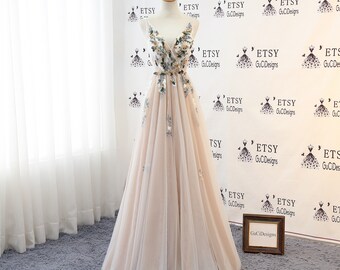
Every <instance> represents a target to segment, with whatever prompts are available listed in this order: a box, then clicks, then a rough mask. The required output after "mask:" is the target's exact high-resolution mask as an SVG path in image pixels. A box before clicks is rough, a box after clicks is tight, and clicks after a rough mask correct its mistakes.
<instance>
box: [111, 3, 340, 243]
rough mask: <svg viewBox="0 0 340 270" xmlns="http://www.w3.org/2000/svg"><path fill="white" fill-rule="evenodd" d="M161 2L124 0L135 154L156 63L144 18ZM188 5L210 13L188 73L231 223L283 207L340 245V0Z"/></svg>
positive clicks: (127, 111)
mask: <svg viewBox="0 0 340 270" xmlns="http://www.w3.org/2000/svg"><path fill="white" fill-rule="evenodd" d="M160 2H161V1H160V0H150V1H140V0H138V1H137V0H128V1H124V3H121V5H123V7H121V10H120V11H121V12H122V14H121V19H122V25H121V26H120V29H121V30H122V31H123V33H120V34H121V37H122V41H121V42H122V45H121V46H120V52H121V53H120V59H121V62H120V63H119V69H120V71H119V72H120V73H119V74H120V78H119V79H118V80H119V82H118V83H119V85H120V86H121V88H120V89H119V95H120V101H122V102H121V104H120V106H121V108H122V110H123V111H124V121H125V122H124V123H125V129H126V130H125V131H124V132H125V138H126V140H127V141H128V142H126V144H128V145H129V146H128V147H127V148H126V149H127V151H128V153H131V149H132V147H133V142H134V136H135V135H136V130H137V129H138V127H139V126H140V124H139V123H140V120H141V117H142V109H143V108H142V107H143V106H142V104H143V102H144V98H145V94H146V92H147V91H148V87H149V83H150V80H151V77H152V72H153V70H154V66H153V63H152V61H151V56H150V44H149V43H148V41H147V40H146V38H145V37H144V36H143V34H142V31H141V29H140V26H139V20H140V19H141V18H147V17H148V16H150V15H153V14H156V13H157V11H158V10H159V6H160ZM178 5H179V7H180V9H181V10H182V11H183V12H184V13H186V14H188V15H190V16H192V17H195V18H197V19H198V20H199V21H200V27H199V30H198V32H197V35H196V39H195V42H194V47H193V50H192V53H191V56H190V66H189V75H190V77H191V79H192V82H193V85H194V87H195V89H196V91H197V93H198V94H199V96H200V103H201V106H202V108H203V110H204V113H205V118H206V122H207V125H208V133H209V137H210V141H209V143H210V146H211V154H212V156H213V158H214V160H215V161H216V168H217V170H218V171H217V174H218V179H217V180H218V184H219V188H220V194H221V200H222V201H223V203H224V205H225V210H226V212H227V214H228V217H229V220H230V222H232V223H236V224H241V223H242V215H243V213H258V214H275V215H276V214H277V215H284V216H285V217H286V232H287V233H291V234H294V235H297V236H302V237H309V238H310V237H311V238H315V239H319V240H324V241H330V242H336V243H340V35H339V29H340V0H328V1H327V0H276V1H275V0H262V1H251V0H247V1H215V0H209V1H203V0H200V1H198V0H196V1H194V0H193V1H191V0H190V1H189V0H188V1H186V0H185V1H178ZM116 66H117V64H116ZM126 157H127V158H126V159H125V160H124V162H125V163H124V164H125V168H126V169H127V165H128V163H129V155H126Z"/></svg>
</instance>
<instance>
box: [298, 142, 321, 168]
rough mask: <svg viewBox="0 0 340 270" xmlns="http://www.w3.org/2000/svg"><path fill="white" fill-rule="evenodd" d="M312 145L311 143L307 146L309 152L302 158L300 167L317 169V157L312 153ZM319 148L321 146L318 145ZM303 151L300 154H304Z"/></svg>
mask: <svg viewBox="0 0 340 270" xmlns="http://www.w3.org/2000/svg"><path fill="white" fill-rule="evenodd" d="M313 148H314V146H313V145H311V144H310V145H309V146H308V150H309V153H308V154H307V156H306V157H305V158H304V159H303V161H302V163H301V166H302V168H306V169H319V167H320V164H319V161H318V159H317V158H316V157H315V156H314V155H313V153H312V151H313ZM319 150H321V146H319ZM304 155H305V153H303V154H302V156H304Z"/></svg>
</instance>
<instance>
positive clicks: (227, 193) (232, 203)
mask: <svg viewBox="0 0 340 270" xmlns="http://www.w3.org/2000/svg"><path fill="white" fill-rule="evenodd" d="M220 193H221V197H222V202H223V204H224V205H228V206H229V207H233V208H238V209H239V210H242V209H244V208H245V205H244V198H245V193H244V192H237V191H231V190H228V189H227V188H223V187H221V188H220Z"/></svg>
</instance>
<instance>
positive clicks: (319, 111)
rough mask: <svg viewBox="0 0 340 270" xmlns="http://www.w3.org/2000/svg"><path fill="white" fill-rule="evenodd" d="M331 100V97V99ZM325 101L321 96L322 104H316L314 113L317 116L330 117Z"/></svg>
mask: <svg viewBox="0 0 340 270" xmlns="http://www.w3.org/2000/svg"><path fill="white" fill-rule="evenodd" d="M329 101H330V99H329ZM323 102H324V99H323V98H321V99H320V105H319V106H318V105H315V107H317V108H316V110H315V112H314V115H315V116H316V117H328V116H329V111H328V109H327V108H326V106H325V105H324V104H323Z"/></svg>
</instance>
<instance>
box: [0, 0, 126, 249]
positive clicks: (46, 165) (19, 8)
mask: <svg viewBox="0 0 340 270" xmlns="http://www.w3.org/2000/svg"><path fill="white" fill-rule="evenodd" d="M112 21H113V18H112V1H109V0H0V254H1V253H2V252H3V251H4V250H5V249H8V248H14V249H15V250H17V251H18V252H24V251H25V250H26V249H27V248H32V247H34V245H35V244H39V243H43V242H45V241H46V239H57V238H58V236H59V232H66V233H76V232H77V225H79V224H93V223H94V222H95V221H98V220H100V217H102V216H113V214H114V211H115V210H116V209H118V208H119V203H120V199H121V195H122V190H123V184H124V183H122V182H123V181H117V179H116V177H117V175H118V173H117V171H118V167H117V166H116V163H117V153H116V152H117V151H116V150H117V142H116V123H115V110H114V109H115V108H114V94H113V23H112Z"/></svg>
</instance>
